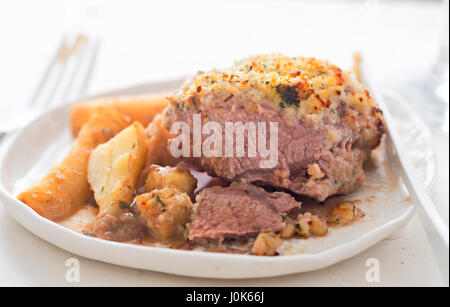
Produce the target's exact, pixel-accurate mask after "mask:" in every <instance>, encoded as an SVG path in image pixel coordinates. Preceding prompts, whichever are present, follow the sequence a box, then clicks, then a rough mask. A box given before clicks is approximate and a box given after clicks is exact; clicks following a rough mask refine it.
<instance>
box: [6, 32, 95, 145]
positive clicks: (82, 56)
mask: <svg viewBox="0 0 450 307" xmlns="http://www.w3.org/2000/svg"><path fill="white" fill-rule="evenodd" d="M99 47H100V41H99V40H98V39H94V38H91V37H88V36H86V35H83V34H76V35H66V36H64V37H63V39H62V40H61V43H60V44H59V46H58V49H57V50H56V52H55V54H54V56H53V57H52V58H51V60H50V62H49V64H48V65H47V67H46V69H45V71H44V73H43V75H42V77H41V80H40V81H39V83H38V85H37V87H36V89H35V90H34V92H33V94H32V96H31V99H30V100H29V101H28V102H27V103H26V104H24V105H23V106H22V107H21V108H20V107H19V108H15V109H12V110H10V114H8V116H7V118H4V119H2V122H0V142H1V141H2V139H3V138H4V136H6V134H7V133H8V132H11V131H13V130H16V129H17V128H20V127H22V126H23V125H25V124H27V123H28V122H29V121H31V120H32V119H34V118H35V117H37V116H38V115H39V114H41V113H42V112H44V111H45V110H47V109H49V108H52V107H55V106H57V105H61V104H64V103H66V102H69V101H73V100H76V99H78V98H80V97H82V96H83V94H85V92H86V89H87V86H88V84H89V81H90V78H91V75H92V72H93V69H94V66H95V61H96V57H97V53H98V49H99Z"/></svg>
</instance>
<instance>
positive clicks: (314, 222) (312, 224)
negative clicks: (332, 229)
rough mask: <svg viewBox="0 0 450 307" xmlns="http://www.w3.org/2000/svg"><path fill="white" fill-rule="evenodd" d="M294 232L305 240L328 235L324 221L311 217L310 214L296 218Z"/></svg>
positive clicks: (314, 216)
mask: <svg viewBox="0 0 450 307" xmlns="http://www.w3.org/2000/svg"><path fill="white" fill-rule="evenodd" d="M295 231H296V232H297V233H298V234H299V235H301V236H303V237H306V238H307V237H310V236H311V235H313V236H324V235H326V234H327V233H328V225H327V222H326V221H325V220H323V219H320V218H319V217H317V216H316V215H312V214H311V213H310V212H306V213H304V214H300V215H299V216H298V217H297V222H296V224H295Z"/></svg>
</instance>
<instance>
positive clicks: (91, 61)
mask: <svg viewBox="0 0 450 307" xmlns="http://www.w3.org/2000/svg"><path fill="white" fill-rule="evenodd" d="M100 44H101V41H100V40H99V39H97V40H96V41H95V42H94V43H93V45H94V46H93V51H92V55H91V58H90V59H89V63H88V68H87V73H86V77H85V79H84V81H83V82H82V84H81V87H80V89H79V93H78V95H83V94H84V93H85V92H86V90H87V86H88V84H89V82H90V80H91V77H92V72H93V71H94V68H95V64H96V63H97V55H98V51H99V49H100ZM75 98H79V97H75Z"/></svg>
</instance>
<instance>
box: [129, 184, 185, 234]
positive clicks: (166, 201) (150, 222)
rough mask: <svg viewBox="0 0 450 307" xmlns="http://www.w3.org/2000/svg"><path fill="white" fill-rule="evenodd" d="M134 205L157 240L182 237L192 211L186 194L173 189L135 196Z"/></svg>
mask: <svg viewBox="0 0 450 307" xmlns="http://www.w3.org/2000/svg"><path fill="white" fill-rule="evenodd" d="M136 205H138V207H139V208H140V209H141V217H143V218H144V219H145V221H146V222H147V226H148V227H149V228H150V230H151V231H152V233H153V234H154V235H155V236H156V237H157V238H158V239H159V240H161V241H167V240H168V239H170V238H174V237H177V236H183V234H184V232H185V228H186V223H187V222H188V221H189V218H190V215H191V210H192V202H191V199H190V198H189V196H188V195H187V194H186V193H182V192H180V191H179V190H177V189H175V188H163V189H161V190H156V189H155V190H153V191H151V192H150V193H145V194H141V195H138V196H136Z"/></svg>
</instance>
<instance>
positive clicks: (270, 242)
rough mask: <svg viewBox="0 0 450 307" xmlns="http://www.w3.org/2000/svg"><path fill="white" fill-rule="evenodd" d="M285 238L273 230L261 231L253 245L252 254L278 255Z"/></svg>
mask: <svg viewBox="0 0 450 307" xmlns="http://www.w3.org/2000/svg"><path fill="white" fill-rule="evenodd" d="M282 243H283V240H281V239H280V237H279V235H276V234H275V233H273V232H261V233H260V234H259V235H258V237H256V240H255V242H254V243H253V247H252V254H254V255H258V256H275V255H277V249H278V248H279V247H280V246H281V244H282Z"/></svg>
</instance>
